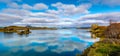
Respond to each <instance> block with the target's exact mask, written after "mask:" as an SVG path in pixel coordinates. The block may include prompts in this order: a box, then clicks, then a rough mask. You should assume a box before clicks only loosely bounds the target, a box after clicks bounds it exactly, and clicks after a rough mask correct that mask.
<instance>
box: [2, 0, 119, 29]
mask: <svg viewBox="0 0 120 56" xmlns="http://www.w3.org/2000/svg"><path fill="white" fill-rule="evenodd" d="M109 20H112V21H114V22H120V0H0V26H9V25H22V26H25V25H32V26H45V27H46V26H48V27H88V26H90V25H91V24H93V23H97V24H99V25H108V24H109Z"/></svg>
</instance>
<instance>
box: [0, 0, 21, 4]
mask: <svg viewBox="0 0 120 56" xmlns="http://www.w3.org/2000/svg"><path fill="white" fill-rule="evenodd" d="M0 2H4V3H7V4H9V3H12V2H21V0H0Z"/></svg>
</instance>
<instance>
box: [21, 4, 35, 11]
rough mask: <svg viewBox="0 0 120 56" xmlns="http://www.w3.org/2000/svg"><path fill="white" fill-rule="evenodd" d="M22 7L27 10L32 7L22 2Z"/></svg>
mask: <svg viewBox="0 0 120 56" xmlns="http://www.w3.org/2000/svg"><path fill="white" fill-rule="evenodd" d="M22 8H23V9H27V10H32V8H33V7H32V6H30V5H28V4H23V5H22Z"/></svg>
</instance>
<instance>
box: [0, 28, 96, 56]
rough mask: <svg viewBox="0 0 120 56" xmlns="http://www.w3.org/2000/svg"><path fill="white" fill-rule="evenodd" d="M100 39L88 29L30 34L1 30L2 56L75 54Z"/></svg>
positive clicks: (0, 55)
mask: <svg viewBox="0 0 120 56" xmlns="http://www.w3.org/2000/svg"><path fill="white" fill-rule="evenodd" d="M97 40H98V39H92V38H91V37H90V33H89V32H88V30H83V29H79V30H78V29H59V30H32V33H30V34H29V35H18V34H16V33H3V32H0V56H75V55H76V54H78V53H79V54H81V53H82V52H83V51H84V50H85V49H86V48H88V47H89V46H91V45H92V44H93V43H94V42H95V41H97Z"/></svg>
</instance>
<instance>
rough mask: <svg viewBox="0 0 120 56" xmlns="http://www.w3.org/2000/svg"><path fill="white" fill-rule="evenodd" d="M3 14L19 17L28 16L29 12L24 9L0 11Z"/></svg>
mask: <svg viewBox="0 0 120 56" xmlns="http://www.w3.org/2000/svg"><path fill="white" fill-rule="evenodd" d="M2 12H3V13H6V14H13V15H20V16H27V15H29V14H30V11H28V10H24V9H10V8H8V9H3V10H2Z"/></svg>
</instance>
